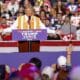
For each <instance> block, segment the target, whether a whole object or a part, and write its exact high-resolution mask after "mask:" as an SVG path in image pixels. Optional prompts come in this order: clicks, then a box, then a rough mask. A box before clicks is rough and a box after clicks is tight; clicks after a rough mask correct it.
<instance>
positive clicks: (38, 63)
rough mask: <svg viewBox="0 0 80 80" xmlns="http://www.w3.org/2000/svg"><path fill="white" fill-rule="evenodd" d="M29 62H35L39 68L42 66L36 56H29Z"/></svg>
mask: <svg viewBox="0 0 80 80" xmlns="http://www.w3.org/2000/svg"><path fill="white" fill-rule="evenodd" d="M29 63H33V64H35V66H36V67H37V68H38V69H40V68H41V66H42V62H41V60H40V59H39V58H36V57H33V58H31V59H30V60H29Z"/></svg>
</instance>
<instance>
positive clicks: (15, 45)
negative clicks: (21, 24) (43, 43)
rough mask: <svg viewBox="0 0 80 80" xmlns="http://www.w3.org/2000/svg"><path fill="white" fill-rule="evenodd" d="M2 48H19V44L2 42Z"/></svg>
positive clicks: (0, 43)
mask: <svg viewBox="0 0 80 80" xmlns="http://www.w3.org/2000/svg"><path fill="white" fill-rule="evenodd" d="M0 47H18V42H17V41H16V42H0Z"/></svg>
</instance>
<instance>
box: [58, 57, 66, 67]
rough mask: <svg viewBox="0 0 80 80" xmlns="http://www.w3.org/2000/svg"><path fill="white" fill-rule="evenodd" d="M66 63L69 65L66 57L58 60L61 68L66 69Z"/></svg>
mask: <svg viewBox="0 0 80 80" xmlns="http://www.w3.org/2000/svg"><path fill="white" fill-rule="evenodd" d="M66 63H67V59H66V57H65V56H59V57H58V59H57V64H58V66H59V67H61V68H62V67H65V66H66Z"/></svg>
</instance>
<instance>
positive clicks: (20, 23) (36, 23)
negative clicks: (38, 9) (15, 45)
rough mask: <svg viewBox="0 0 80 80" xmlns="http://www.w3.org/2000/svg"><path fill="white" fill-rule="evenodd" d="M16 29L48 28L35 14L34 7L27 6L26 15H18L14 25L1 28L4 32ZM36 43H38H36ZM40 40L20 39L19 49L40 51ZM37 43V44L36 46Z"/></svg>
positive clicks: (0, 30)
mask: <svg viewBox="0 0 80 80" xmlns="http://www.w3.org/2000/svg"><path fill="white" fill-rule="evenodd" d="M15 29H21V30H22V29H25V30H30V29H46V28H45V25H44V24H43V23H42V22H41V20H40V18H38V17H36V16H34V11H33V8H32V7H28V8H25V15H22V16H19V17H17V19H16V20H15V22H14V23H13V25H12V26H10V27H8V28H6V29H0V32H2V34H5V33H7V32H12V30H15ZM35 43H36V44H35ZM39 43H40V42H39V41H19V51H20V52H26V51H29V52H31V51H39ZM34 45H35V46H34Z"/></svg>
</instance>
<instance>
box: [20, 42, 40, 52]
mask: <svg viewBox="0 0 80 80" xmlns="http://www.w3.org/2000/svg"><path fill="white" fill-rule="evenodd" d="M18 46H19V52H39V50H40V41H19V42H18Z"/></svg>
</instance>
